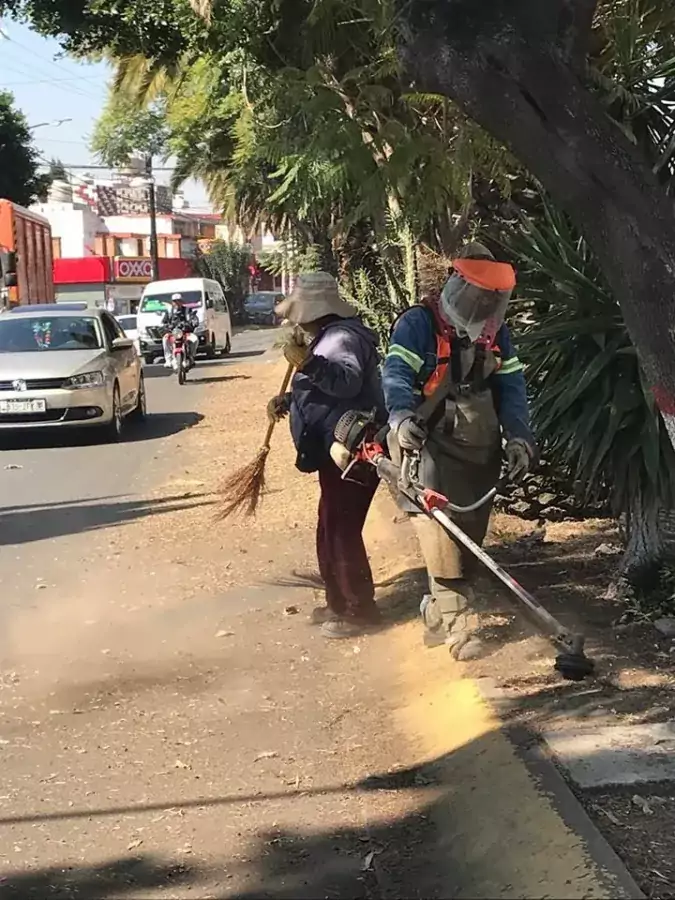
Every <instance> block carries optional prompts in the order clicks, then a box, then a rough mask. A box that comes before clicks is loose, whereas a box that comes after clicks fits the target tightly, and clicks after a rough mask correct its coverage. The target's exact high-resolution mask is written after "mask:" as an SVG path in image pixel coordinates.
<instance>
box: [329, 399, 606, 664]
mask: <svg viewBox="0 0 675 900" xmlns="http://www.w3.org/2000/svg"><path fill="white" fill-rule="evenodd" d="M386 431H387V429H386V428H385V429H381V430H380V431H378V430H377V425H376V424H375V420H374V416H373V415H372V414H368V413H364V412H360V411H356V410H350V411H349V412H347V413H345V414H344V415H343V416H342V418H341V419H340V421H339V422H338V424H337V426H336V429H335V440H336V442H337V443H338V444H339V445H340V446H341V448H344V450H345V454H344V456H343V460H344V461H346V460H347V456H348V458H349V464H348V465H347V467H346V469H345V470H344V472H343V478H349V477H350V473H353V472H354V467H356V466H357V465H358V464H359V463H368V464H370V465H372V466H374V467H375V469H376V470H377V473H378V475H379V476H380V478H382V479H383V480H384V481H387V482H388V483H389V484H390V485H392V486H393V487H394V489H395V490H397V491H399V492H400V493H401V494H403V496H404V497H406V498H407V499H408V500H410V501H411V502H412V503H414V505H415V506H416V507H417V509H419V510H420V512H422V513H424V515H426V516H428V517H429V518H430V519H433V520H434V521H435V522H437V523H438V524H439V525H440V527H441V528H442V529H443V530H444V531H446V532H447V533H448V534H449V535H450V536H451V537H453V538H454V539H455V540H456V541H458V542H459V543H460V544H461V545H462V546H463V547H465V548H466V549H467V550H468V551H469V552H470V553H472V554H473V555H474V556H475V557H476V559H478V560H479V561H480V562H481V563H482V564H483V565H484V566H485V567H486V569H488V570H489V571H490V572H492V574H493V575H494V576H495V577H496V578H498V579H499V580H500V581H501V583H502V584H503V585H504V586H505V587H506V588H507V590H508V591H509V592H510V593H511V594H512V595H513V596H514V597H516V599H517V600H518V601H519V602H520V603H521V604H522V605H523V606H524V607H525V610H526V612H527V613H528V615H529V617H530V618H531V619H532V621H533V622H534V624H535V625H536V627H537V628H538V630H539V631H541V632H542V633H543V634H544V635H545V636H546V637H548V638H549V639H550V641H551V643H552V644H553V646H554V647H555V648H556V650H557V651H558V655H557V657H556V661H555V668H556V670H557V671H558V672H559V673H560V674H561V675H562V677H563V678H565V679H566V680H567V681H583V679H584V678H586V677H587V676H589V675H591V674H592V673H593V670H594V667H595V666H594V663H593V660H592V659H589V658H588V657H587V656H586V655H585V653H584V637H583V635H581V634H575V633H573V632H570V631H569V630H568V629H566V628H565V627H564V626H563V625H561V623H560V622H558V620H557V619H556V618H555V617H554V616H552V615H551V613H549V612H548V610H546V609H544V607H543V606H542V605H541V603H539V601H538V600H536V599H535V598H534V597H533V596H532V594H530V593H529V592H528V591H526V590H525V588H524V587H522V586H521V585H520V584H518V582H517V581H516V580H515V578H513V577H512V576H511V575H509V573H508V572H506V571H505V570H504V569H502V567H501V566H500V565H498V564H497V563H496V562H495V561H494V560H493V559H492V558H491V557H490V556H489V555H488V554H487V553H486V552H485V550H483V549H482V547H479V546H478V544H476V543H475V542H474V541H472V540H471V538H470V537H469V536H468V535H467V534H465V533H464V532H463V531H462V529H461V528H460V527H459V525H458V524H457V523H456V522H454V521H453V520H452V519H451V518H450V516H449V515H448V513H469V512H473V511H474V510H476V509H478V508H479V507H481V506H483V505H484V504H485V503H488V502H489V501H490V500H492V499H493V497H494V496H495V495H496V493H497V488H496V487H494V488H492V490H490V491H488V493H487V494H486V495H485V496H484V497H481V498H480V500H478V501H477V502H476V503H473V504H471V505H470V506H457V505H456V504H454V503H450V501H449V500H448V499H447V497H444V496H443V495H442V494H439V493H438V492H437V491H432V490H430V489H429V488H426V487H424V485H422V484H420V483H419V480H418V469H419V454H404V457H403V461H402V463H401V466H400V467H399V466H397V465H395V463H393V462H392V460H391V459H389V457H388V456H387V453H386V452H385V449H384V444H383V442H384V438H385V436H386Z"/></svg>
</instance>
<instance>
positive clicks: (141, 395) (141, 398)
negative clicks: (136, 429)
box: [129, 375, 147, 424]
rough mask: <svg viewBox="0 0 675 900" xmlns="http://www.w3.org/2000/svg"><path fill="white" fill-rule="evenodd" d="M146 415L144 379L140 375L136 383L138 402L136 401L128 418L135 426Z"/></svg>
mask: <svg viewBox="0 0 675 900" xmlns="http://www.w3.org/2000/svg"><path fill="white" fill-rule="evenodd" d="M146 415H147V407H146V395H145V378H144V377H143V375H141V378H140V381H139V383H138V400H137V401H136V406H135V407H134V409H133V411H132V412H131V413H130V414H129V418H130V419H132V421H133V422H134V423H135V424H139V423H140V422H142V421H143V420H144V419H145V417H146Z"/></svg>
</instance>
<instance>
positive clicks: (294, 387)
mask: <svg viewBox="0 0 675 900" xmlns="http://www.w3.org/2000/svg"><path fill="white" fill-rule="evenodd" d="M276 312H277V314H278V315H279V316H281V317H283V318H286V319H288V321H289V322H291V323H292V324H293V325H295V326H297V327H298V328H299V329H301V331H302V332H304V334H305V335H306V336H307V340H303V339H302V334H301V335H298V331H297V329H296V331H295V332H293V334H292V335H291V337H290V338H289V340H288V342H287V343H286V345H285V347H284V351H283V352H284V356H285V357H286V360H287V361H288V363H289V365H290V366H293V367H294V368H295V375H294V376H293V380H292V382H291V390H290V392H289V393H287V394H282V395H280V396H277V397H273V398H272V400H270V402H269V405H268V415H269V417H270V420H271V421H276V420H278V419H280V418H282V417H283V416H285V415H286V414H287V413H289V412H290V422H291V434H292V437H293V441H294V443H295V447H296V450H297V460H296V466H297V468H298V469H299V470H300V471H301V472H318V475H319V484H320V486H321V498H320V502H319V517H318V524H317V535H316V541H317V556H318V561H319V571H320V573H321V577H322V579H323V582H324V585H325V591H326V606H325V607H319V608H317V609H315V610H314V612H313V614H312V622H313V623H314V624H316V625H321V626H322V633H323V635H324V637H327V638H349V637H353V636H355V635H358V634H361V633H362V632H363V631H364V630H366V629H368V628H369V627H371V626H373V625H375V624H377V623H378V622H379V617H380V615H379V610H378V609H377V606H376V605H375V588H374V585H373V576H372V572H371V569H370V564H369V562H368V556H367V554H366V548H365V545H364V543H363V537H362V532H363V526H364V524H365V521H366V516H367V515H368V510H369V509H370V505H371V502H372V500H373V497H374V496H375V491H376V489H377V485H378V477H377V473H376V472H375V470H374V469H373V470H370V471H366V472H364V473H363V478H362V479H361V480H360V481H359V482H356V481H353V480H350V481H343V480H342V472H341V470H340V469H339V468H338V466H337V465H336V464H335V462H333V460H332V459H331V456H330V449H331V446H332V444H333V441H334V437H333V435H334V431H335V426H336V424H337V422H338V420H339V419H340V417H341V416H342V414H343V413H344V412H346V411H347V410H349V409H352V408H354V407H356V408H357V409H368V410H376V411H378V413H379V416H380V421H381V422H382V423H384V422H386V412H385V409H384V399H383V397H382V387H381V383H380V373H379V355H378V351H377V338H376V336H375V335H374V334H373V332H372V331H370V329H368V328H366V326H365V325H364V324H363V322H361V320H360V319H359V318H358V316H357V313H356V310H355V309H354V307H352V306H351V305H350V304H348V303H346V302H345V301H344V300H343V299H342V298H341V297H340V294H339V292H338V285H337V282H336V280H335V279H334V278H333V277H332V275H329V274H327V273H325V272H314V273H311V274H306V275H300V276H299V277H298V279H297V281H296V283H295V286H294V288H293V290H292V292H291V294H290V295H289V296H288V298H287V299H286V300H283V301H282V302H281V303H280V304H279V305H278V306H277V309H276Z"/></svg>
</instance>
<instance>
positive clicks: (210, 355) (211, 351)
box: [206, 334, 216, 359]
mask: <svg viewBox="0 0 675 900" xmlns="http://www.w3.org/2000/svg"><path fill="white" fill-rule="evenodd" d="M206 358H207V359H215V358H216V336H215V334H212V335H211V340H210V341H209V345H208V347H207V348H206Z"/></svg>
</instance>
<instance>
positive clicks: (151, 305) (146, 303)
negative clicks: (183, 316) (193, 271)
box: [138, 291, 204, 313]
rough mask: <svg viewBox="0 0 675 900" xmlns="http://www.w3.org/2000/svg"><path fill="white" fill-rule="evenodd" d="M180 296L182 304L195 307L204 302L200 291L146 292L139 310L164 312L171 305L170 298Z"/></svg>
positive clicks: (143, 311)
mask: <svg viewBox="0 0 675 900" xmlns="http://www.w3.org/2000/svg"><path fill="white" fill-rule="evenodd" d="M177 295H178V296H180V298H181V300H182V301H183V305H184V306H188V307H190V308H191V309H196V308H197V307H198V306H201V305H202V303H203V302H204V295H203V294H202V292H201V291H171V293H168V294H147V295H146V296H145V297H143V300H142V301H141V306H140V309H139V310H138V311H139V312H142V313H148V312H154V313H164V312H166V311H167V310H168V309H169V308H170V306H171V300H172V299H173V298H174V297H175V296H177Z"/></svg>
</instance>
